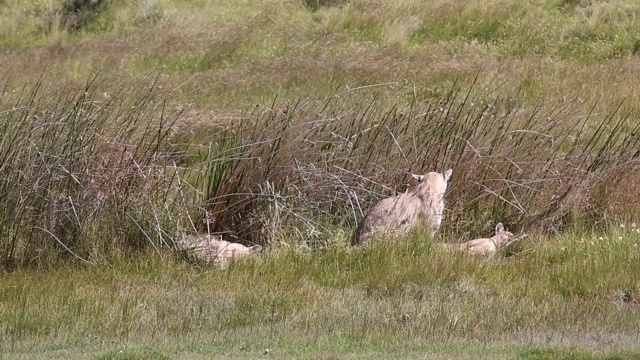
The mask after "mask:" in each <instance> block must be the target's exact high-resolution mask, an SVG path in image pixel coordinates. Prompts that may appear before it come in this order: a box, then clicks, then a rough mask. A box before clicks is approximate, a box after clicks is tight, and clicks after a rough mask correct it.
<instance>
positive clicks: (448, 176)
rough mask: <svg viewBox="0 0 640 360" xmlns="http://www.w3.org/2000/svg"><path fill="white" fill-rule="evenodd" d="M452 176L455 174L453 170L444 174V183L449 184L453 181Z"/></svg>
mask: <svg viewBox="0 0 640 360" xmlns="http://www.w3.org/2000/svg"><path fill="white" fill-rule="evenodd" d="M451 174H453V169H449V170H447V171H445V172H443V173H442V177H443V178H444V182H449V179H451Z"/></svg>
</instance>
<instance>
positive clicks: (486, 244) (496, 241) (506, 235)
mask: <svg viewBox="0 0 640 360" xmlns="http://www.w3.org/2000/svg"><path fill="white" fill-rule="evenodd" d="M511 240H513V234H512V233H510V232H509V231H506V230H505V229H504V226H503V225H502V223H498V225H496V233H495V235H493V236H492V237H490V238H480V239H475V240H471V241H467V242H464V243H462V244H442V245H443V246H444V247H445V248H447V249H451V250H461V251H466V252H468V253H470V254H473V255H483V256H486V255H489V256H493V255H495V254H496V253H497V252H498V250H500V249H501V248H502V247H504V246H505V245H507V244H508V243H509V242H510V241H511Z"/></svg>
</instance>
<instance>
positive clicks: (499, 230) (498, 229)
mask: <svg viewBox="0 0 640 360" xmlns="http://www.w3.org/2000/svg"><path fill="white" fill-rule="evenodd" d="M501 232H504V226H503V225H502V223H498V225H496V234H498V233H501Z"/></svg>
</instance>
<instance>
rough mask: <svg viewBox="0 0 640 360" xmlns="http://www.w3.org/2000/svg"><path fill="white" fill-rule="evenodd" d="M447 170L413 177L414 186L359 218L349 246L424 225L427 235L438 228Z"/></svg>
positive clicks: (377, 205) (441, 216) (381, 202)
mask: <svg viewBox="0 0 640 360" xmlns="http://www.w3.org/2000/svg"><path fill="white" fill-rule="evenodd" d="M452 172H453V171H452V170H451V169H449V170H447V171H445V172H444V173H438V172H430V173H428V174H426V175H413V177H414V178H415V179H416V180H418V184H417V185H416V186H414V187H413V188H412V189H410V190H408V191H407V192H405V193H404V194H400V195H397V196H393V197H390V198H386V199H383V200H382V201H380V202H379V203H378V204H376V205H375V206H374V207H373V208H372V209H371V210H369V212H368V213H367V215H366V216H365V217H364V219H362V221H361V222H360V224H359V226H358V228H357V229H356V231H355V232H354V234H353V237H352V238H351V245H360V244H362V243H364V242H365V241H367V240H369V239H370V238H371V237H372V236H373V235H376V234H381V233H386V234H391V235H402V234H406V233H408V232H409V231H410V230H411V229H413V228H414V227H416V226H417V225H419V224H420V223H422V222H424V223H426V224H425V225H427V226H428V227H429V228H430V230H431V234H432V235H434V234H435V233H436V232H437V231H438V229H439V228H440V224H441V223H442V218H443V212H444V193H445V191H446V190H447V183H448V181H449V179H450V178H451V173H452Z"/></svg>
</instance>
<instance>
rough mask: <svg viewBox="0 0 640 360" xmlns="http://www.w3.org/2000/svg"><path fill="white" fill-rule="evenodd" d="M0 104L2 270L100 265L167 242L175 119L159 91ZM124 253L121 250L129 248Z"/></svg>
mask: <svg viewBox="0 0 640 360" xmlns="http://www.w3.org/2000/svg"><path fill="white" fill-rule="evenodd" d="M94 80H95V79H93V80H92V81H90V82H88V83H87V85H86V87H83V88H76V89H66V92H65V91H63V92H62V93H60V94H58V96H50V95H49V94H46V92H47V89H42V88H41V87H40V84H37V85H36V86H35V87H34V88H33V89H25V90H24V92H22V93H20V94H18V95H17V96H9V94H6V93H5V94H4V96H3V97H2V98H0V104H1V110H0V119H1V121H0V123H1V124H2V134H3V136H2V140H1V141H0V154H1V155H0V159H1V161H0V173H1V174H2V176H1V178H2V180H0V189H1V193H2V195H1V196H0V197H1V200H0V202H1V203H2V206H0V208H1V210H0V218H1V219H2V220H1V221H0V222H1V225H0V229H1V233H2V236H1V240H0V248H1V249H2V261H1V263H2V266H6V267H13V266H16V265H41V264H46V263H47V262H48V261H49V260H51V259H50V258H52V257H54V258H57V257H58V256H62V258H74V259H76V260H82V261H84V262H94V261H99V260H100V259H101V258H103V257H104V256H106V255H107V254H113V253H114V252H117V251H118V250H122V249H123V248H127V249H128V250H130V251H132V250H135V249H137V248H140V247H142V246H143V245H144V244H152V245H154V246H160V245H162V244H163V243H164V242H165V241H166V239H165V238H166V236H165V235H164V233H163V228H168V226H161V224H165V223H168V222H170V220H169V218H168V216H170V214H169V213H168V212H167V211H166V209H165V207H164V204H165V202H166V201H167V196H168V190H169V189H170V187H169V185H168V184H169V178H167V177H166V176H165V175H166V174H165V170H164V168H163V167H162V166H160V164H163V161H162V160H161V159H159V154H160V152H159V149H160V147H161V146H162V144H163V143H164V142H165V138H166V135H167V129H168V128H169V126H170V122H171V120H170V119H167V118H166V117H165V115H164V114H163V112H162V110H163V107H162V106H163V103H162V102H161V101H159V100H157V99H154V97H153V94H152V92H150V91H149V89H150V88H152V87H145V88H140V89H133V90H130V91H126V90H123V91H121V92H120V93H116V94H113V96H112V97H110V98H108V99H107V98H104V97H103V96H102V95H100V94H99V93H98V92H97V90H98V87H99V86H98V84H97V83H95V82H94ZM123 246H124V247H123Z"/></svg>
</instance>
